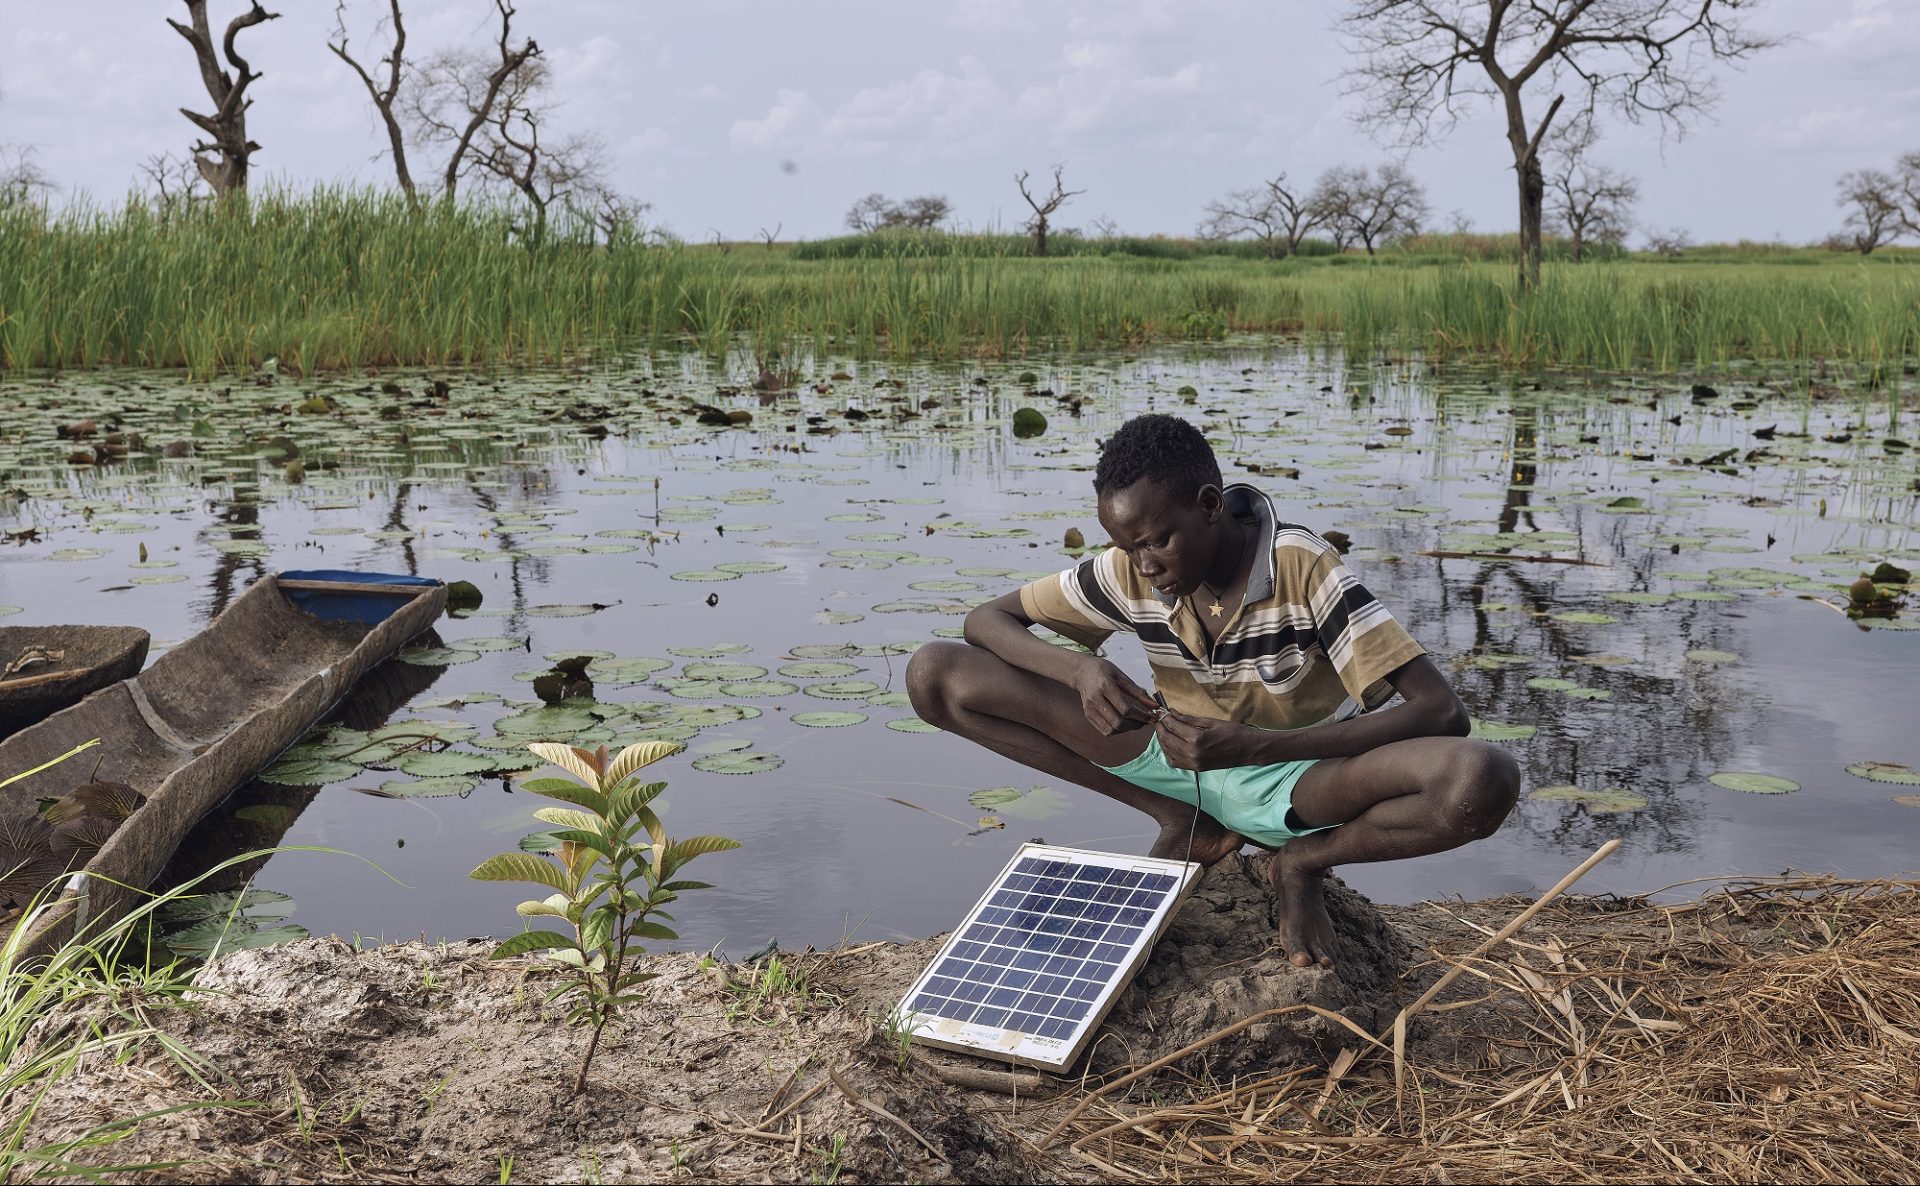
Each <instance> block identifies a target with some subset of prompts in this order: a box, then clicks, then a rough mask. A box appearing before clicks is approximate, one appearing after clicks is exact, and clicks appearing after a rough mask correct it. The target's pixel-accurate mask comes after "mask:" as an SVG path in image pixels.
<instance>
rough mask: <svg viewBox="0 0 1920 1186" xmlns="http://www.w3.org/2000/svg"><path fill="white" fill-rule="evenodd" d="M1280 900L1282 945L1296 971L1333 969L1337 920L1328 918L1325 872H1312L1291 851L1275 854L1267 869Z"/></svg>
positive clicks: (1316, 870)
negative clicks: (1334, 929)
mask: <svg viewBox="0 0 1920 1186" xmlns="http://www.w3.org/2000/svg"><path fill="white" fill-rule="evenodd" d="M1267 877H1268V879H1269V880H1270V881H1271V882H1272V883H1273V890H1274V895H1275V896H1276V897H1277V898H1278V899H1279V901H1280V945H1281V946H1282V947H1285V948H1286V949H1287V954H1288V959H1289V960H1290V961H1291V962H1292V963H1293V966H1294V967H1296V968H1311V967H1313V966H1314V965H1315V964H1319V965H1320V966H1321V967H1323V968H1331V967H1333V919H1332V918H1330V917H1328V915H1327V899H1326V892H1325V889H1326V878H1327V871H1326V870H1325V869H1308V868H1305V867H1303V866H1302V865H1301V863H1300V862H1299V860H1298V859H1289V858H1288V856H1287V850H1286V849H1284V848H1283V849H1281V850H1280V851H1279V852H1276V853H1274V854H1273V863H1272V864H1270V865H1269V866H1268V867H1267Z"/></svg>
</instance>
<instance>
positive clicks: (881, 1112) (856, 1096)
mask: <svg viewBox="0 0 1920 1186" xmlns="http://www.w3.org/2000/svg"><path fill="white" fill-rule="evenodd" d="M827 1078H829V1079H832V1080H833V1085H834V1086H835V1087H838V1088H839V1089H840V1093H841V1094H842V1095H844V1096H846V1097H847V1099H849V1100H850V1101H852V1102H853V1104H854V1105H855V1106H856V1107H858V1108H861V1109H863V1110H865V1111H868V1112H872V1113H873V1114H874V1115H875V1116H879V1117H881V1118H882V1119H885V1120H891V1121H892V1122H893V1123H894V1124H897V1125H899V1126H900V1129H901V1131H903V1132H905V1133H906V1134H907V1135H908V1136H910V1137H912V1138H913V1139H914V1140H916V1141H919V1142H920V1144H921V1147H923V1148H924V1149H926V1151H927V1152H929V1153H931V1154H933V1155H934V1157H935V1158H937V1159H939V1160H941V1161H945V1160H946V1154H944V1153H942V1152H940V1149H939V1147H938V1146H936V1145H935V1144H934V1143H933V1142H932V1141H929V1140H928V1139H927V1138H925V1137H923V1136H921V1135H920V1130H919V1129H917V1128H915V1127H914V1126H913V1125H911V1124H908V1123H907V1122H906V1121H904V1120H902V1119H900V1118H899V1117H898V1116H895V1115H894V1114H893V1113H892V1112H889V1111H887V1110H886V1109H885V1108H883V1107H881V1106H880V1105H879V1104H876V1103H874V1102H873V1101H872V1100H870V1099H868V1098H867V1097H866V1096H864V1095H861V1094H860V1093H859V1092H857V1091H855V1090H854V1089H853V1088H852V1087H850V1086H848V1084H847V1081H846V1080H845V1079H842V1078H841V1077H840V1069H839V1068H838V1067H828V1068H827Z"/></svg>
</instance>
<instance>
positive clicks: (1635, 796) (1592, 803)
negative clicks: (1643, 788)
mask: <svg viewBox="0 0 1920 1186" xmlns="http://www.w3.org/2000/svg"><path fill="white" fill-rule="evenodd" d="M1527 797H1528V798H1529V799H1545V800H1549V801H1552V802H1561V803H1580V804H1584V805H1585V806H1586V809H1587V810H1588V811H1591V812H1593V813H1594V814H1595V815H1607V814H1611V813H1613V812H1616V811H1638V810H1640V809H1641V808H1643V807H1645V806H1646V805H1647V797H1646V796H1645V795H1642V794H1640V793H1639V792H1638V791H1629V790H1626V789H1624V788H1621V787H1602V788H1600V789H1599V790H1588V789H1587V788H1585V787H1576V786H1560V787H1541V788H1540V789H1539V790H1537V791H1534V792H1533V793H1532V794H1530V795H1528V796H1527Z"/></svg>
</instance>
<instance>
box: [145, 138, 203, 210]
mask: <svg viewBox="0 0 1920 1186" xmlns="http://www.w3.org/2000/svg"><path fill="white" fill-rule="evenodd" d="M140 172H141V173H142V174H144V175H145V176H146V179H147V185H148V187H149V188H150V189H152V190H153V207H154V212H155V213H157V214H158V215H159V216H160V220H161V221H162V222H167V221H170V220H171V219H172V218H173V217H174V215H176V214H185V213H188V212H189V211H191V210H193V208H194V207H196V206H198V205H199V204H200V203H201V202H203V201H207V200H208V199H209V198H210V197H211V191H209V190H207V189H206V188H205V186H206V178H204V177H202V176H201V175H200V170H199V169H198V168H196V167H195V166H194V162H193V158H192V157H177V156H175V155H173V154H172V153H171V152H156V153H154V154H153V155H152V156H150V157H148V158H147V159H146V160H145V161H143V162H141V164H140Z"/></svg>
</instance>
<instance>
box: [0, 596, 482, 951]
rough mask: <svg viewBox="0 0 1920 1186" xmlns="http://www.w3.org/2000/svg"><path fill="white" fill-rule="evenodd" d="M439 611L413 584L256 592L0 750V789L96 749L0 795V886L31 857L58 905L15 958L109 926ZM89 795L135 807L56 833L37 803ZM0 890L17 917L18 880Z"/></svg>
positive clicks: (441, 600) (35, 924) (38, 920)
mask: <svg viewBox="0 0 1920 1186" xmlns="http://www.w3.org/2000/svg"><path fill="white" fill-rule="evenodd" d="M446 598H447V590H446V586H445V585H444V584H442V583H441V582H439V581H436V580H429V579H426V578H422V577H409V576H395V575H389V574H384V573H355V572H340V571H314V572H283V573H278V574H276V575H273V576H267V577H263V578H261V579H260V580H258V581H255V582H254V583H253V585H251V586H250V587H249V588H248V589H247V590H246V592H245V593H243V594H241V595H240V597H239V598H237V599H236V600H235V601H234V602H233V603H232V604H231V605H229V606H228V607H227V608H226V610H225V611H224V612H222V613H221V614H220V615H219V616H218V617H216V618H215V619H214V620H213V621H212V622H210V623H208V625H207V628H206V629H205V630H202V631H201V632H200V633H199V634H196V635H194V636H193V637H192V638H190V639H188V640H186V641H185V642H183V643H181V644H180V645H178V646H176V647H174V648H172V649H171V650H169V651H167V652H166V653H165V654H163V655H161V656H160V657H159V658H158V659H156V660H155V661H154V663H153V665H152V666H151V667H149V668H148V669H147V670H146V671H143V672H141V673H140V674H138V675H136V676H133V677H130V678H128V679H125V680H122V681H120V682H119V683H117V684H113V685H111V686H109V687H106V688H103V689H101V690H100V691H98V692H95V693H94V694H93V695H91V696H88V697H87V698H86V699H85V700H82V701H81V702H80V703H78V704H76V705H74V706H73V707H71V708H67V709H64V710H62V711H60V712H56V713H54V714H53V715H52V716H50V717H48V718H46V719H45V720H43V721H41V722H39V723H38V724H35V725H30V726H28V727H27V728H25V729H22V730H21V731H20V732H18V733H16V734H14V735H13V736H12V737H9V738H7V739H6V740H5V741H0V778H3V777H8V776H10V775H11V774H13V773H17V772H19V771H24V770H32V769H34V768H35V767H36V766H39V765H41V764H42V763H44V762H48V761H50V760H52V759H54V758H57V757H59V756H60V755H61V754H64V753H66V752H67V751H69V750H71V749H73V748H74V747H75V746H78V745H81V744H84V743H85V742H87V741H90V740H92V739H94V738H99V739H100V744H99V745H97V746H95V747H93V748H92V749H89V750H87V751H85V752H84V753H82V754H80V755H79V756H77V757H74V758H70V759H68V760H67V761H65V762H61V763H59V764H58V765H55V766H52V767H49V768H48V769H46V770H42V771H39V772H37V773H34V774H31V775H29V776H27V777H26V778H23V779H20V780H19V781H17V782H15V783H13V784H12V785H10V786H7V787H4V788H0V845H3V846H4V848H5V851H4V852H0V874H5V873H7V872H8V870H9V869H10V868H15V867H19V866H21V865H23V863H26V864H31V863H33V862H35V861H39V860H41V854H40V851H39V848H36V847H35V844H36V842H38V843H39V845H40V846H41V847H45V848H47V849H49V850H50V851H51V854H52V855H50V856H48V857H47V858H46V859H48V860H56V861H58V864H57V865H55V866H54V867H53V869H52V872H53V874H54V876H55V878H57V879H58V885H59V891H58V897H57V898H56V899H55V900H54V902H53V904H52V906H51V908H49V909H46V910H44V911H42V912H40V913H38V914H36V915H34V916H33V917H32V919H31V921H30V926H31V930H30V931H29V933H28V934H26V935H25V936H22V937H21V938H22V939H23V941H24V942H23V944H22V950H24V951H26V952H39V953H44V952H46V951H50V950H51V949H53V948H54V947H56V946H58V945H59V944H60V943H61V942H63V941H64V940H66V939H67V938H69V937H71V936H73V935H75V934H76V933H79V934H86V933H97V930H98V929H99V928H101V927H103V926H104V925H105V924H107V923H110V922H111V921H113V920H115V919H118V918H121V917H124V916H125V914H126V913H127V912H128V911H130V910H131V909H133V908H134V907H135V906H136V905H137V904H138V902H139V901H140V900H141V899H142V897H143V894H142V892H141V891H143V890H144V889H145V888H146V887H148V886H150V885H152V884H153V882H154V879H155V878H156V877H157V876H158V874H159V873H160V872H161V870H162V869H164V868H165V867H166V865H167V863H168V861H169V859H170V858H171V857H172V856H173V853H174V850H175V849H176V848H177V847H178V846H179V844H180V841H181V839H182V838H183V837H185V836H186V834H187V833H188V832H189V831H190V830H191V829H192V828H193V826H194V825H195V824H196V823H198V822H199V821H200V819H201V817H203V816H205V815H206V814H207V813H208V812H209V811H211V810H212V809H213V808H214V807H216V806H217V805H218V804H219V803H220V802H221V801H222V800H223V799H225V798H226V797H227V796H228V795H229V794H231V793H232V792H233V791H234V789H235V788H237V787H239V786H240V785H241V784H242V783H244V782H246V780H247V779H248V778H250V777H252V776H253V775H254V774H255V773H257V772H258V771H260V770H261V769H263V768H265V767H266V766H267V765H269V764H270V763H271V762H272V761H273V760H274V759H275V758H276V757H278V756H279V755H280V753H281V752H282V751H284V750H285V749H286V748H287V747H288V746H289V745H291V744H293V742H294V741H295V740H296V739H297V738H299V736H300V735H301V734H302V733H304V732H305V731H306V730H307V729H308V727H310V726H311V725H312V724H313V723H314V722H315V721H318V720H319V719H320V718H321V717H323V716H325V715H326V714H327V713H328V712H329V711H331V710H332V709H333V708H334V706H335V705H337V704H339V703H340V701H341V700H342V699H343V698H344V697H345V696H346V695H347V693H348V691H349V690H350V689H351V688H352V687H353V686H354V683H355V682H356V681H357V680H358V679H359V678H360V677H361V676H362V675H365V674H366V673H367V672H368V671H369V670H371V669H372V668H373V667H374V665H375V664H377V663H379V662H380V661H381V660H383V659H385V658H387V657H388V656H390V655H392V654H393V653H394V652H395V651H397V650H399V649H400V647H401V646H402V645H403V644H404V643H406V641H407V640H408V639H410V638H412V637H413V636H414V635H416V634H419V633H420V632H421V631H423V630H425V629H427V628H428V627H429V626H430V625H432V623H433V621H434V619H435V618H437V617H438V616H439V615H440V611H441V609H442V608H443V607H444V606H445V605H446ZM89 783H96V784H97V783H122V784H126V785H127V786H130V787H132V788H133V789H134V790H135V791H138V792H139V793H140V794H141V795H143V796H145V800H144V802H141V803H140V804H139V805H138V807H137V808H136V809H134V810H133V811H132V813H131V814H130V815H127V816H126V817H125V818H124V819H123V820H119V821H117V822H114V823H111V824H107V823H102V822H99V821H93V822H91V823H90V824H89V826H88V827H81V828H78V829H77V832H76V828H75V826H74V825H72V824H68V825H63V828H62V830H60V831H59V832H58V833H57V834H56V833H55V831H54V830H53V829H51V828H50V827H49V825H48V823H47V821H46V820H45V819H44V818H43V817H42V804H43V801H45V800H57V799H61V798H62V797H63V796H66V795H69V794H70V793H71V792H73V791H74V790H76V789H77V788H79V787H81V786H83V785H86V784H89ZM81 822H83V823H85V822H86V821H81ZM89 831H90V834H89ZM95 844H97V846H98V847H97V848H94V847H93V845H95ZM76 852H77V853H78V855H73V854H74V853H76ZM89 853H90V854H91V855H88V854H89ZM81 857H85V864H84V866H82V865H80V864H79V860H80V858H81ZM74 869H77V870H79V871H77V872H73V871H72V870H74ZM82 873H84V875H82ZM69 874H71V875H69ZM10 881H11V884H12V890H11V893H10V895H9V896H11V897H12V898H13V900H14V902H15V904H16V906H17V905H18V903H19V902H20V901H21V897H22V895H21V889H20V886H21V879H20V876H19V875H16V876H14V877H13V878H11V879H10ZM0 905H4V903H0Z"/></svg>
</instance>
